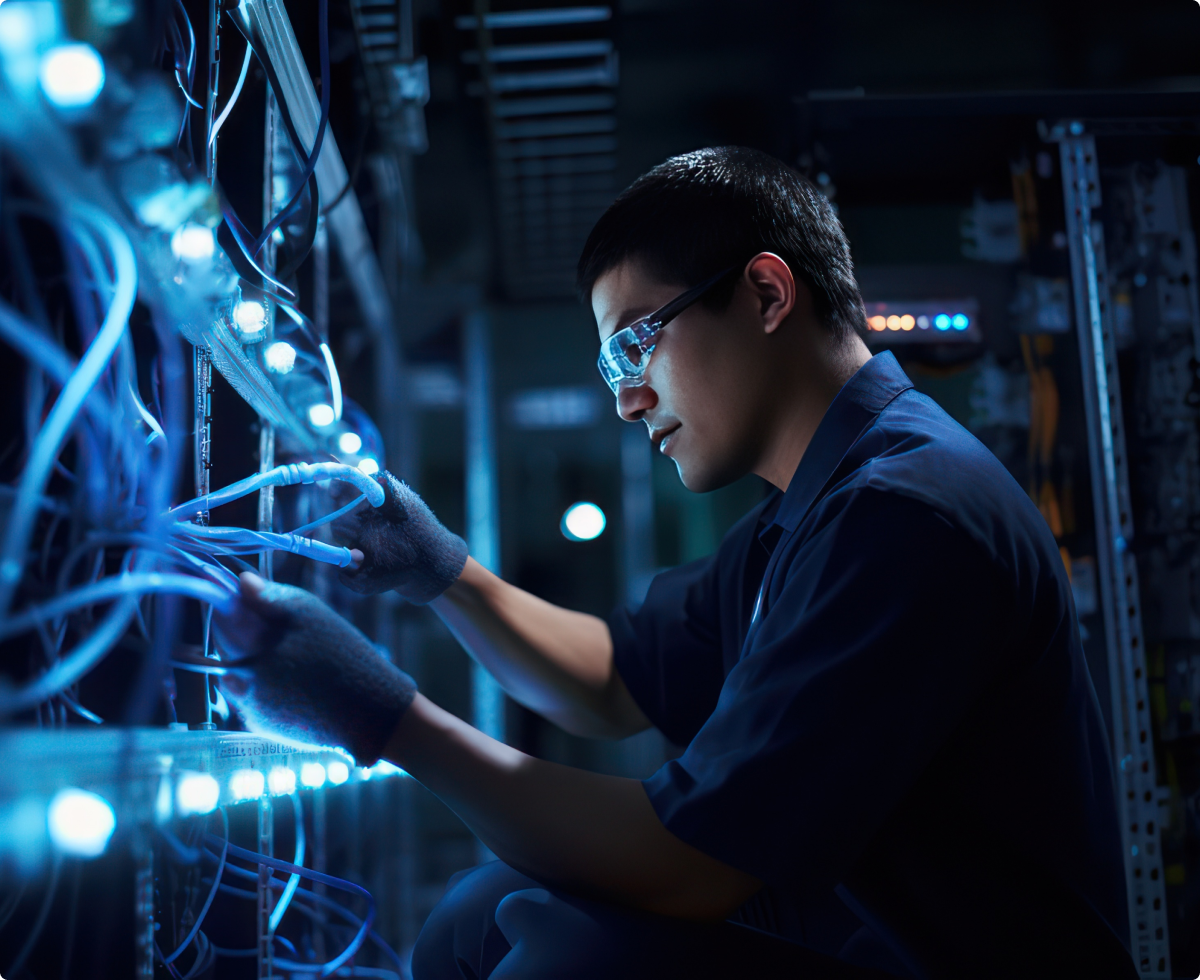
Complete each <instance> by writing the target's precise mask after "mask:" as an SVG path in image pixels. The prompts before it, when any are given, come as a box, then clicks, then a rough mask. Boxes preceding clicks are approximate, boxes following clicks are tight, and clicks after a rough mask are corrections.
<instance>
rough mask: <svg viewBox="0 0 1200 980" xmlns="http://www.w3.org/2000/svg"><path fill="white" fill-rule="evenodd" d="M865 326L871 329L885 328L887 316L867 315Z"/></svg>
mask: <svg viewBox="0 0 1200 980" xmlns="http://www.w3.org/2000/svg"><path fill="white" fill-rule="evenodd" d="M867 326H868V327H869V328H870V329H872V330H886V329H887V317H886V316H869V317H867Z"/></svg>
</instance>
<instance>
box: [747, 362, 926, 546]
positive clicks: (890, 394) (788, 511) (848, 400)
mask: <svg viewBox="0 0 1200 980" xmlns="http://www.w3.org/2000/svg"><path fill="white" fill-rule="evenodd" d="M912 386H913V383H912V382H911V381H910V380H909V379H908V375H906V374H905V373H904V371H903V369H902V368H901V367H900V364H899V362H898V361H897V360H896V357H895V355H894V354H893V353H892V352H891V351H883V352H881V353H879V354H876V355H875V356H874V357H872V358H871V359H870V360H869V361H867V363H866V364H864V365H863V366H862V367H861V368H859V369H858V371H856V372H855V374H854V376H853V377H852V378H851V379H850V380H849V381H847V382H846V383H845V384H844V385H843V386H842V390H841V391H839V392H838V393H837V395H836V396H835V397H834V399H833V401H832V402H831V403H830V405H829V408H828V409H826V411H825V415H824V417H823V418H822V419H821V422H820V424H819V425H818V426H817V431H816V432H815V433H813V437H812V441H811V442H810V443H809V444H808V448H807V449H806V450H805V451H804V456H803V457H802V458H801V460H800V465H799V466H798V467H796V473H795V475H794V476H793V477H792V482H791V483H789V484H788V488H787V492H786V493H784V494H782V495H781V496H779V497H778V498H777V499H776V501H773V502H772V503H771V504H769V505H768V507H767V510H766V511H764V514H763V521H764V523H765V524H766V527H765V528H764V529H763V532H762V533H763V534H764V535H766V534H767V533H768V532H769V531H770V530H771V528H773V527H776V526H777V527H780V528H782V529H784V530H786V531H794V530H795V529H796V528H797V526H799V524H800V522H801V521H802V520H803V519H804V517H805V515H806V514H807V513H808V511H809V508H811V507H812V505H813V503H814V502H815V501H816V499H817V497H818V496H819V495H820V493H821V490H822V489H823V488H824V486H825V484H826V483H828V482H829V478H830V477H831V476H832V475H833V472H834V470H836V469H837V466H838V463H840V462H841V461H842V457H843V456H845V455H846V451H847V450H848V449H849V448H850V447H851V446H852V445H854V443H855V442H856V441H857V440H858V437H859V436H860V435H861V434H862V432H863V430H864V429H865V428H867V426H869V425H870V424H871V423H872V422H874V421H875V417H876V416H877V415H878V414H879V413H880V412H881V411H883V409H884V407H885V406H886V405H887V404H888V403H889V402H890V401H891V400H892V399H893V398H895V397H896V396H897V395H899V394H900V393H901V392H903V391H907V390H908V389H909V388H911V387H912ZM772 511H774V513H772ZM768 514H770V516H769V517H768V516H767V515H768Z"/></svg>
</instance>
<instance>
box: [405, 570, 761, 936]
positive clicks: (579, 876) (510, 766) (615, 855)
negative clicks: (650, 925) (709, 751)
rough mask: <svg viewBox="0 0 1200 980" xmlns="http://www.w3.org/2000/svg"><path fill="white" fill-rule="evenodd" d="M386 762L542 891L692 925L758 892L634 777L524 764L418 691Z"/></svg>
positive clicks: (525, 761)
mask: <svg viewBox="0 0 1200 980" xmlns="http://www.w3.org/2000/svg"><path fill="white" fill-rule="evenodd" d="M522 594H524V593H522ZM530 598H532V597H530ZM535 601H536V600H535ZM551 608H553V607H551ZM560 612H561V610H560ZM384 757H385V758H387V759H390V760H391V761H392V762H394V763H395V764H396V765H398V766H401V767H402V768H403V769H405V770H406V771H407V772H408V773H410V774H411V775H412V776H414V777H415V778H416V779H418V780H419V781H420V782H421V783H422V784H424V785H425V786H426V787H428V788H429V789H430V790H431V791H432V792H434V793H435V794H436V795H437V796H438V797H440V798H441V799H442V801H443V802H445V803H446V804H447V805H448V806H450V808H451V809H453V810H454V812H455V813H457V814H458V815H459V816H460V817H461V818H462V819H463V821H464V822H465V823H466V824H467V826H468V827H470V828H471V830H472V831H474V832H475V834H476V835H477V836H478V837H479V839H480V840H482V841H483V843H484V844H486V845H487V846H488V847H489V848H490V849H491V850H492V852H493V853H494V854H496V856H497V857H499V858H500V859H501V860H503V861H506V862H507V863H508V864H509V865H511V866H512V867H514V868H517V869H518V870H520V871H523V872H525V873H526V874H528V875H530V876H531V877H534V878H537V879H538V880H540V881H544V882H546V883H548V884H556V885H560V886H562V887H564V888H568V889H570V890H571V891H574V892H576V893H579V894H583V895H587V896H590V897H593V898H598V899H603V900H607V901H611V902H615V903H618V904H622V905H626V906H630V907H633V908H637V909H642V910H644V911H647V912H654V913H658V914H660V915H670V916H675V917H677V918H686V919H698V920H718V919H723V918H725V917H726V916H728V915H729V914H730V913H731V912H732V911H733V910H734V909H736V908H737V907H738V906H739V905H741V904H742V903H743V902H745V901H746V900H747V899H748V898H749V897H750V896H751V895H753V894H754V893H755V892H756V891H758V889H759V888H760V887H761V886H762V882H761V881H759V880H758V879H757V878H754V877H752V876H751V875H748V874H746V873H744V872H742V871H739V870H737V869H736V868H732V867H730V866H729V865H727V864H724V863H723V862H721V861H718V860H716V859H715V858H711V857H709V856H708V855H706V854H703V853H702V852H700V851H698V850H696V849H695V848H693V847H691V846H690V845H688V844H685V843H684V842H683V841H681V840H680V839H679V838H677V837H675V836H674V835H673V834H671V833H670V832H669V831H668V830H667V829H666V828H665V827H664V826H663V825H662V823H661V822H660V821H659V819H658V815H657V814H656V813H655V812H654V809H653V807H651V805H650V801H649V800H648V799H647V797H646V792H645V790H644V789H643V788H642V784H641V783H640V782H638V781H637V780H636V779H623V778H620V777H616V776H601V775H598V774H596V773H590V772H584V771H583V770H579V769H572V768H570V767H568V766H560V765H556V764H554V763H551V762H544V761H542V760H540V759H534V758H532V757H531V756H527V755H525V754H524V753H523V752H519V751H517V750H516V749H514V748H511V747H510V746H507V745H504V744H503V743H501V742H497V741H495V740H494V739H491V738H489V737H488V736H486V735H484V734H482V733H481V732H479V731H477V730H475V729H474V728H472V727H471V726H470V725H468V724H466V723H465V722H463V721H461V720H459V719H458V718H456V717H455V716H454V715H451V714H449V713H448V712H446V711H443V710H442V709H441V708H439V707H437V706H436V705H435V704H433V702H431V701H429V700H428V699H426V698H424V697H422V696H421V695H420V694H418V695H417V696H416V699H415V700H414V701H413V704H412V706H411V707H410V708H409V710H408V711H407V712H406V713H405V715H404V717H403V718H402V719H401V721H400V724H399V725H398V726H397V727H396V730H395V732H394V733H393V735H392V737H391V739H390V740H389V742H388V744H387V747H386V748H385V749H384Z"/></svg>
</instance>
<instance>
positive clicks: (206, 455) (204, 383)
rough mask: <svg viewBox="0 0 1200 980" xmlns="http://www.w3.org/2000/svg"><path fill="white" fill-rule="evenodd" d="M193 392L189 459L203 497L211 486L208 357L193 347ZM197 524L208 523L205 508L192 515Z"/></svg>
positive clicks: (205, 352) (210, 378) (202, 349)
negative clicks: (190, 453)
mask: <svg viewBox="0 0 1200 980" xmlns="http://www.w3.org/2000/svg"><path fill="white" fill-rule="evenodd" d="M192 377H193V379H194V387H193V391H194V392H195V399H194V401H193V404H192V409H193V418H194V421H195V428H194V430H193V432H194V434H195V439H194V442H193V446H194V455H193V462H194V467H195V478H196V496H197V497H203V496H205V495H206V494H207V493H208V492H209V491H210V490H211V488H212V484H211V477H212V359H211V358H210V356H209V353H208V350H207V349H206V348H204V347H197V348H195V351H194V357H193V361H192ZM196 523H197V524H207V523H208V508H207V507H205V508H204V510H202V511H201V512H200V513H199V514H197V515H196Z"/></svg>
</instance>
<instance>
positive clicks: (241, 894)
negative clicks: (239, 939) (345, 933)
mask: <svg viewBox="0 0 1200 980" xmlns="http://www.w3.org/2000/svg"><path fill="white" fill-rule="evenodd" d="M204 853H205V857H207V858H208V859H209V860H210V861H216V860H217V855H216V854H214V853H213V852H212V851H210V850H208V849H207V848H206V849H205V852H204ZM225 870H226V872H227V873H228V874H230V875H232V876H234V877H238V878H243V879H245V880H247V881H251V882H255V883H257V882H258V875H256V874H255V873H254V872H252V871H245V870H243V869H242V868H239V867H237V866H236V865H232V864H230V865H227V866H226V868H225ZM205 880H207V879H205ZM271 887H272V888H275V889H282V888H283V887H284V885H283V882H282V881H280V880H279V879H277V878H275V879H272V880H271ZM220 890H221V892H222V894H225V895H232V896H235V897H237V898H244V899H251V900H255V899H257V898H258V892H256V891H249V890H247V889H243V888H237V887H236V886H234V885H226V884H222V885H221V888H220ZM296 900H297V901H300V900H304V901H311V902H312V903H313V904H314V905H317V906H320V907H321V908H323V909H325V910H327V911H330V912H333V913H335V914H336V915H338V916H339V917H340V918H342V919H344V920H345V921H346V922H348V923H349V924H350V925H351V926H352V927H354V929H355V930H358V929H360V928H361V927H362V922H363V920H362V919H360V918H359V917H358V916H357V915H355V914H354V913H353V912H351V911H350V910H349V909H348V908H346V907H345V906H344V905H339V904H338V903H337V902H335V901H333V899H331V898H328V897H326V896H325V895H321V894H319V893H317V892H313V891H305V890H303V889H302V890H300V891H299V892H297V893H296ZM292 907H293V908H294V909H295V910H296V911H297V912H299V913H300V914H302V915H305V916H307V917H309V918H313V919H314V920H316V915H317V913H316V912H315V911H314V910H312V909H309V908H307V907H305V906H304V905H297V904H295V903H293V905H292ZM367 938H368V939H370V940H371V942H372V943H373V944H374V945H375V946H377V947H378V948H379V949H380V950H381V951H382V952H383V953H384V955H386V956H387V958H388V959H390V960H391V961H392V962H393V963H395V964H396V967H397V968H398V969H402V963H401V960H400V957H399V956H397V955H396V951H395V950H393V949H392V947H391V946H389V945H388V944H387V942H385V941H384V939H383V937H382V936H380V935H379V933H377V932H376V931H375V930H374V929H370V930H368V932H367ZM217 952H218V955H221V956H254V955H256V954H257V951H256V950H253V949H249V950H236V949H221V948H220V947H218V948H217ZM276 963H278V961H276ZM307 972H312V970H311V968H310V969H309V970H308V971H307Z"/></svg>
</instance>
